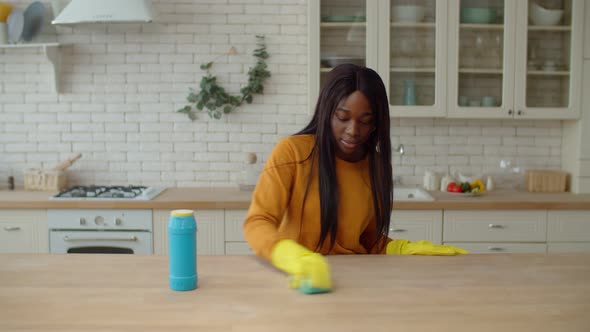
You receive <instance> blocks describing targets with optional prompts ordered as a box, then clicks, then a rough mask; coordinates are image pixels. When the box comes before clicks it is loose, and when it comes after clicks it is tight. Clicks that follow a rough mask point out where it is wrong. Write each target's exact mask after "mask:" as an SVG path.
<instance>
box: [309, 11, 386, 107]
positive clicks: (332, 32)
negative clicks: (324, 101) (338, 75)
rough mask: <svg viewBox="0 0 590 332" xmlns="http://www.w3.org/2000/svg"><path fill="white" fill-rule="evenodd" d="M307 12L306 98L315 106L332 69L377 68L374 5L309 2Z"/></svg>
mask: <svg viewBox="0 0 590 332" xmlns="http://www.w3.org/2000/svg"><path fill="white" fill-rule="evenodd" d="M309 8H310V12H309V28H310V31H309V36H310V56H309V68H310V87H309V88H310V91H309V94H310V103H315V100H316V99H317V96H318V93H319V90H320V88H321V86H322V85H323V83H324V81H325V79H326V77H327V74H328V73H329V72H330V71H331V70H332V69H333V68H334V67H335V66H337V65H340V64H344V63H352V64H356V65H360V66H368V67H373V68H374V67H375V66H376V62H377V61H376V58H377V55H376V52H375V49H374V47H375V46H374V45H375V44H376V41H377V37H376V26H377V23H376V21H377V15H376V13H377V5H376V2H375V1H370V0H355V1H350V0H321V1H311V2H310V3H309ZM372 8H373V9H372ZM318 50H319V51H318ZM314 78H315V79H314ZM313 107H314V105H310V108H313Z"/></svg>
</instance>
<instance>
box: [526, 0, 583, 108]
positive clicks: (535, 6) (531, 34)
mask: <svg viewBox="0 0 590 332" xmlns="http://www.w3.org/2000/svg"><path fill="white" fill-rule="evenodd" d="M580 4H581V1H576V0H527V1H522V2H521V3H520V5H521V7H520V8H519V10H520V12H521V13H522V14H523V16H526V17H527V18H528V19H527V21H526V24H524V23H523V25H524V27H523V29H522V31H519V32H520V34H519V40H518V41H517V54H518V59H519V68H518V70H517V75H518V77H517V100H518V102H517V110H516V111H517V115H520V116H525V117H527V116H528V117H533V116H535V115H539V114H541V115H543V117H549V118H551V117H552V116H554V117H556V118H567V117H568V115H567V113H568V112H569V113H571V114H572V117H575V116H576V113H577V112H574V108H575V109H577V102H576V100H578V99H579V98H576V99H575V100H574V98H572V96H579V93H575V94H574V93H573V92H574V91H578V90H576V89H579V85H580V84H579V83H578V84H576V83H575V82H580V77H581V75H580V71H581V70H580V69H581V57H582V56H581V53H582V47H581V36H580V35H581V31H580V30H581V24H580V23H578V22H576V21H581V19H582V15H583V14H582V13H581V12H582V11H583V9H582V8H581V6H580ZM576 8H577V9H578V11H579V12H580V13H575V10H576ZM574 16H576V17H574ZM574 23H577V24H574ZM573 68H578V70H577V72H576V73H574V70H573ZM574 105H576V106H575V107H574Z"/></svg>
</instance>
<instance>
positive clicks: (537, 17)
mask: <svg viewBox="0 0 590 332" xmlns="http://www.w3.org/2000/svg"><path fill="white" fill-rule="evenodd" d="M562 17H563V10H561V9H545V8H543V7H541V6H539V5H538V4H536V3H534V2H531V3H530V6H529V18H530V19H531V22H532V23H533V24H534V25H557V24H559V21H561V18H562Z"/></svg>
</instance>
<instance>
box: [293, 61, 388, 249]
mask: <svg viewBox="0 0 590 332" xmlns="http://www.w3.org/2000/svg"><path fill="white" fill-rule="evenodd" d="M357 90H358V91H360V92H362V93H363V95H365V97H366V98H367V99H368V100H369V103H370V105H371V110H372V111H373V115H374V124H375V130H374V131H373V132H372V133H371V135H370V136H369V139H368V141H367V142H366V145H367V153H368V159H369V176H370V179H371V192H372V195H373V209H374V211H375V219H376V222H377V233H378V234H375V235H376V236H375V243H373V244H371V245H372V247H374V246H375V245H377V244H378V245H379V247H378V248H379V250H382V249H383V246H384V245H385V241H384V240H385V238H386V237H387V234H388V232H389V221H390V216H391V208H392V202H393V180H392V169H391V140H390V136H389V102H388V100H387V94H386V92H385V85H384V84H383V81H382V80H381V78H380V77H379V75H378V74H377V73H376V72H375V71H374V70H372V69H370V68H366V67H359V66H356V65H352V64H345V65H340V66H337V67H335V68H334V69H333V70H332V71H330V73H329V74H328V77H327V79H326V82H325V83H324V85H323V87H322V90H321V91H320V96H319V98H318V101H317V104H316V107H315V112H314V115H313V118H312V119H311V121H310V122H309V124H308V125H307V126H306V127H305V128H303V129H302V130H301V131H300V132H298V133H296V134H295V135H304V134H312V135H315V145H314V147H313V150H312V152H311V154H310V156H309V157H308V159H309V158H311V160H312V167H311V171H310V176H309V179H308V183H307V190H306V193H305V196H306V197H307V192H308V191H309V186H310V183H311V178H312V175H313V172H314V163H315V161H316V156H317V162H318V170H319V174H318V177H319V179H318V180H319V194H320V212H321V233H320V240H319V242H318V244H317V249H319V248H322V246H323V244H324V242H325V240H326V237H327V236H328V234H330V250H331V249H332V248H333V246H334V243H335V239H336V233H337V231H338V204H339V202H338V183H337V181H336V160H335V158H336V154H335V153H336V152H335V145H336V142H335V140H334V137H333V135H332V126H331V119H332V116H333V114H334V112H335V111H336V107H337V106H338V103H340V101H341V100H342V99H343V98H345V97H347V96H349V95H350V94H352V93H353V92H355V91H357ZM303 204H305V199H304V203H303ZM302 222H303V221H302ZM368 249H370V248H368Z"/></svg>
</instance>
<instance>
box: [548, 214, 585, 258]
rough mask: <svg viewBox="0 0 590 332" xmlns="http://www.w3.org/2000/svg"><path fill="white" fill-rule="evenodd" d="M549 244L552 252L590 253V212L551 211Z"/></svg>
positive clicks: (549, 215)
mask: <svg viewBox="0 0 590 332" xmlns="http://www.w3.org/2000/svg"><path fill="white" fill-rule="evenodd" d="M547 218H548V226H547V242H548V251H549V252H550V253H551V252H590V211H588V210H550V211H549V212H548V214H547Z"/></svg>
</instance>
